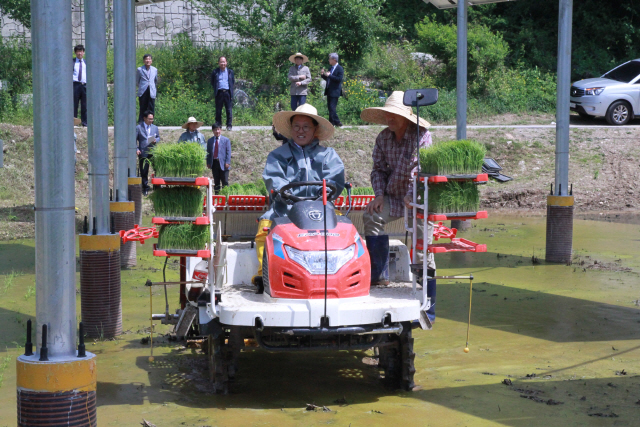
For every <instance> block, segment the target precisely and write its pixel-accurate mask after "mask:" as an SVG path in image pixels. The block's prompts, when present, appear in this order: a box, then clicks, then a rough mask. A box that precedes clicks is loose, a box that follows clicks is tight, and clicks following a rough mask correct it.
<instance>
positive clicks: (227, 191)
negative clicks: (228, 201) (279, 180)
mask: <svg viewBox="0 0 640 427" xmlns="http://www.w3.org/2000/svg"><path fill="white" fill-rule="evenodd" d="M219 194H220V195H221V196H238V195H242V196H266V195H267V187H266V186H265V185H264V181H257V182H255V183H249V184H238V183H234V184H231V185H229V186H227V187H224V188H222V189H221V190H220V193H219Z"/></svg>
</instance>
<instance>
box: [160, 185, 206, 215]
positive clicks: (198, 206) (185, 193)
mask: <svg viewBox="0 0 640 427" xmlns="http://www.w3.org/2000/svg"><path fill="white" fill-rule="evenodd" d="M149 198H150V199H151V201H152V202H153V209H154V210H155V211H156V214H157V215H158V216H183V217H194V216H200V215H202V207H203V203H204V192H203V191H202V190H201V189H199V188H196V187H183V186H172V187H164V188H158V189H157V190H154V191H153V193H151V195H150V196H149Z"/></svg>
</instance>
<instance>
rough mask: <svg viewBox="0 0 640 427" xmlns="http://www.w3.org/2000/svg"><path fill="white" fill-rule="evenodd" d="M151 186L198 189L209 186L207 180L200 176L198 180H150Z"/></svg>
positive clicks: (180, 178) (174, 178) (167, 178)
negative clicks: (193, 186) (184, 186)
mask: <svg viewBox="0 0 640 427" xmlns="http://www.w3.org/2000/svg"><path fill="white" fill-rule="evenodd" d="M151 184H153V185H195V186H198V187H202V186H206V185H209V178H207V177H204V176H201V177H198V178H182V177H161V178H151Z"/></svg>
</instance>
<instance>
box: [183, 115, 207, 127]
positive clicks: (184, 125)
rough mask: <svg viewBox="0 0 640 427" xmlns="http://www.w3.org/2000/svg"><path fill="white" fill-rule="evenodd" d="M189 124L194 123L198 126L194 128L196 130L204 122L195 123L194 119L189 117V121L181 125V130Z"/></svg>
mask: <svg viewBox="0 0 640 427" xmlns="http://www.w3.org/2000/svg"><path fill="white" fill-rule="evenodd" d="M189 123H196V124H197V125H198V126H197V127H196V129H198V128H199V127H200V126H202V125H203V124H204V122H199V121H197V120H196V118H195V117H189V120H187V122H186V123H185V124H183V125H182V129H186V128H187V125H189Z"/></svg>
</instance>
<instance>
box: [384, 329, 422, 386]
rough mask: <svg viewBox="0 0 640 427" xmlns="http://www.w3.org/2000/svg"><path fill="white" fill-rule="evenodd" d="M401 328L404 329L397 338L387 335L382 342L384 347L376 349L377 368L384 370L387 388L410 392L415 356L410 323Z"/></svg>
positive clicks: (412, 384) (413, 384) (412, 383)
mask: <svg viewBox="0 0 640 427" xmlns="http://www.w3.org/2000/svg"><path fill="white" fill-rule="evenodd" d="M402 326H403V328H404V329H403V330H402V333H401V334H400V335H399V336H398V335H388V336H387V338H386V340H384V341H383V344H386V345H383V346H380V347H378V356H379V361H378V366H379V367H380V368H381V369H383V370H384V378H385V382H386V383H387V384H388V385H389V386H391V387H393V388H400V389H402V390H406V391H411V390H413V388H414V387H415V383H414V381H413V379H414V375H415V373H416V368H415V364H414V362H415V357H416V354H415V352H414V351H413V337H412V336H411V323H409V322H405V323H403V324H402Z"/></svg>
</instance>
